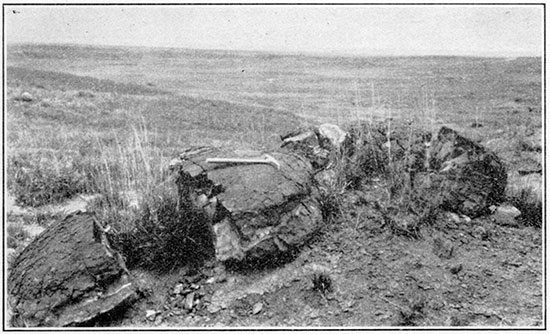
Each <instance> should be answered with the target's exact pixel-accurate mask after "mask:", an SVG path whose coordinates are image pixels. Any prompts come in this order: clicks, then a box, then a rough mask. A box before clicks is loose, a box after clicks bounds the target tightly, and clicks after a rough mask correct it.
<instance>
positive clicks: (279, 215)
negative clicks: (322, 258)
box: [172, 147, 322, 261]
mask: <svg viewBox="0 0 550 334" xmlns="http://www.w3.org/2000/svg"><path fill="white" fill-rule="evenodd" d="M271 156H272V157H273V158H275V159H276V161H277V162H278V163H279V165H280V166H279V167H280V168H277V167H276V166H274V165H268V164H239V163H226V164H214V163H209V162H207V159H208V158H214V157H215V158H257V159H262V157H261V155H260V154H259V152H238V151H223V150H219V149H215V148H212V147H201V148H193V149H189V150H187V151H186V152H184V153H183V154H182V155H181V156H180V159H178V160H176V161H174V162H173V163H172V168H173V169H174V171H175V173H176V180H177V181H176V183H177V185H178V189H179V197H180V203H181V210H186V211H188V212H192V211H193V210H195V209H197V208H198V209H200V210H203V212H205V213H206V215H205V216H207V217H209V219H210V220H211V225H212V227H213V231H214V234H215V238H216V241H215V248H216V258H217V260H219V261H228V260H235V261H242V260H247V261H248V260H256V259H261V258H265V257H271V256H274V255H276V254H280V253H281V252H286V251H288V250H291V249H295V248H298V247H300V246H302V245H304V244H305V243H306V242H307V241H308V240H309V239H310V238H311V237H312V236H313V235H314V234H315V233H316V232H317V231H318V230H319V228H320V225H321V224H320V223H321V221H322V216H321V211H320V209H319V205H318V203H317V200H316V199H315V198H316V196H315V189H314V188H313V187H312V184H311V183H312V176H313V175H312V174H313V169H312V166H311V164H310V163H309V161H308V160H307V159H305V158H303V157H300V156H297V155H292V154H284V153H272V154H271Z"/></svg>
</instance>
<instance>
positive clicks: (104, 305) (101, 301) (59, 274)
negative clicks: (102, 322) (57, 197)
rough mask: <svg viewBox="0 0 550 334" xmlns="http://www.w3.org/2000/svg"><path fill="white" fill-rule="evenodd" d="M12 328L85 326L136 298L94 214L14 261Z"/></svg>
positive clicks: (68, 221)
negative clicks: (87, 322)
mask: <svg viewBox="0 0 550 334" xmlns="http://www.w3.org/2000/svg"><path fill="white" fill-rule="evenodd" d="M8 291H9V294H10V306H12V312H13V317H12V321H11V323H12V325H13V326H16V327H37V326H46V327H63V326H73V325H77V324H80V323H84V322H86V321H88V320H91V319H93V318H95V317H96V316H98V315H100V314H103V313H105V312H108V311H110V310H112V309H113V308H115V307H116V306H118V305H120V304H122V303H123V302H125V301H128V300H130V299H132V298H134V297H135V286H134V284H133V282H132V280H131V277H130V276H129V274H128V271H127V269H126V267H125V265H124V262H123V260H122V257H121V256H120V255H119V254H118V253H117V252H116V251H114V250H113V249H112V248H111V246H110V245H109V242H108V241H107V238H106V235H105V232H104V230H103V228H102V226H101V225H100V224H99V223H98V222H97V221H95V219H94V216H93V215H92V214H90V213H81V212H79V213H75V214H72V215H70V216H67V217H66V218H65V219H63V220H61V221H59V222H57V223H56V224H54V225H52V226H51V227H49V228H48V229H47V230H46V231H44V232H43V233H42V234H40V235H39V236H38V237H37V238H36V239H34V240H33V241H32V242H31V244H30V245H29V246H28V247H27V248H25V249H24V250H23V251H22V253H21V254H20V255H19V256H18V257H17V258H16V259H15V261H14V264H13V267H12V269H11V271H10V274H9V278H8Z"/></svg>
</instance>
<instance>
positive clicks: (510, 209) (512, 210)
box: [495, 205, 521, 218]
mask: <svg viewBox="0 0 550 334" xmlns="http://www.w3.org/2000/svg"><path fill="white" fill-rule="evenodd" d="M495 214H500V215H507V216H510V217H512V218H517V217H519V216H520V215H521V211H519V210H518V208H516V207H515V206H512V205H501V206H499V207H498V208H496V210H495Z"/></svg>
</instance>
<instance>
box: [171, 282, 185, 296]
mask: <svg viewBox="0 0 550 334" xmlns="http://www.w3.org/2000/svg"><path fill="white" fill-rule="evenodd" d="M182 292H183V284H181V283H179V284H177V285H176V286H175V287H174V291H172V293H173V294H174V295H180V294H181V293H182Z"/></svg>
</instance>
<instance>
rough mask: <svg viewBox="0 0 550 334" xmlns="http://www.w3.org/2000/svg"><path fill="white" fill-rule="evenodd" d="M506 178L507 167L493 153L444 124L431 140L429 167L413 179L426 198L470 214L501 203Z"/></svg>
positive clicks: (449, 208) (479, 212) (477, 214)
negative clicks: (433, 139)
mask: <svg viewBox="0 0 550 334" xmlns="http://www.w3.org/2000/svg"><path fill="white" fill-rule="evenodd" d="M506 181H507V174H506V168H505V166H504V164H503V163H502V162H501V160H500V159H499V158H498V156H497V155H496V154H494V153H492V152H489V151H488V150H486V149H485V148H484V147H483V146H481V145H479V144H477V143H475V142H473V141H472V140H470V139H468V138H465V137H463V136H461V135H459V134H458V133H457V132H456V131H454V130H452V129H450V128H447V127H443V128H441V130H440V131H439V133H438V135H437V138H436V139H435V141H434V142H433V143H432V149H431V159H430V160H429V170H428V171H424V172H422V173H419V174H418V175H416V177H415V179H414V182H415V188H416V189H417V190H419V192H420V193H421V194H423V195H424V197H425V198H429V199H430V200H431V201H437V202H438V204H439V205H440V206H441V207H443V208H444V209H447V210H448V211H452V212H457V213H461V214H465V215H467V216H469V217H476V216H479V215H482V214H484V213H487V210H488V208H489V206H491V205H494V204H498V203H500V202H502V199H503V196H504V191H505V188H506Z"/></svg>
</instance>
